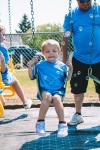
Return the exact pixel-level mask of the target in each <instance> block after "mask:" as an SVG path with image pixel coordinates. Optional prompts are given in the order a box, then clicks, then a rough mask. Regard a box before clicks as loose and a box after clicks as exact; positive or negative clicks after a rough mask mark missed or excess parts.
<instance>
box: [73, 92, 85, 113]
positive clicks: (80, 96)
mask: <svg viewBox="0 0 100 150" xmlns="http://www.w3.org/2000/svg"><path fill="white" fill-rule="evenodd" d="M83 100H84V93H81V94H74V101H75V109H76V112H78V113H81V109H82V103H83Z"/></svg>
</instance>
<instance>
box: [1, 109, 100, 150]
mask: <svg viewBox="0 0 100 150" xmlns="http://www.w3.org/2000/svg"><path fill="white" fill-rule="evenodd" d="M38 111H39V108H31V109H30V110H24V108H21V109H5V115H4V117H3V118H0V150H100V108H99V107H83V109H82V113H83V117H84V123H82V124H80V125H78V126H73V127H72V126H69V127H68V136H66V137H65V138H57V137H56V135H57V125H58V119H57V116H56V113H55V110H54V108H53V107H50V108H49V111H48V113H47V115H46V131H47V133H46V136H45V137H39V136H37V135H36V134H35V123H36V120H37V116H38ZM73 114H74V108H73V107H65V117H66V121H69V120H70V118H71V117H72V115H73Z"/></svg>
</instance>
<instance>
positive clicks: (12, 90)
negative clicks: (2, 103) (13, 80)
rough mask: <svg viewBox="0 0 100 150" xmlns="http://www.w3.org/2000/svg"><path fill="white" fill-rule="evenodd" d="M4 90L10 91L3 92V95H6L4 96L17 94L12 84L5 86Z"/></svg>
mask: <svg viewBox="0 0 100 150" xmlns="http://www.w3.org/2000/svg"><path fill="white" fill-rule="evenodd" d="M4 91H8V92H6V93H3V96H4V97H12V96H14V95H15V91H14V88H13V86H12V85H10V86H5V87H4Z"/></svg>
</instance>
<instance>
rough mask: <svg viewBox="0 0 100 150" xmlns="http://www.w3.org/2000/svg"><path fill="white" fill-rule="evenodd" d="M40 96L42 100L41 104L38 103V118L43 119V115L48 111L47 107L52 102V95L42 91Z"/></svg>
mask: <svg viewBox="0 0 100 150" xmlns="http://www.w3.org/2000/svg"><path fill="white" fill-rule="evenodd" d="M42 98H43V100H42V102H41V105H40V111H39V117H38V120H44V118H45V115H46V113H47V111H48V108H49V106H50V104H51V102H52V95H51V94H50V93H48V92H44V93H43V94H42Z"/></svg>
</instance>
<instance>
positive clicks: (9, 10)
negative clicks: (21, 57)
mask: <svg viewBox="0 0 100 150" xmlns="http://www.w3.org/2000/svg"><path fill="white" fill-rule="evenodd" d="M8 14H9V34H10V35H9V36H10V47H11V46H12V34H11V9H10V0H8Z"/></svg>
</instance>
